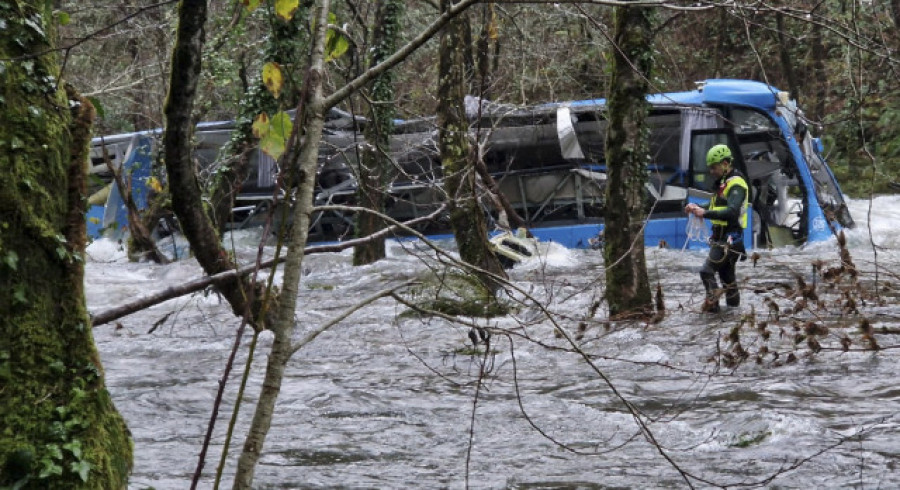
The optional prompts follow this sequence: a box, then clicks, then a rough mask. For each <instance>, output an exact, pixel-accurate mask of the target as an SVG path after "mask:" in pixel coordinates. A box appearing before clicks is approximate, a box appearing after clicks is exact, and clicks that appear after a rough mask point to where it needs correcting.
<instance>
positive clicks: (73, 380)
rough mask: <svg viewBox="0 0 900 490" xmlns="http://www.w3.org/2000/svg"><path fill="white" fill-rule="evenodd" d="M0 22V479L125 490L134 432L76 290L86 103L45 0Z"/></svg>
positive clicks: (10, 11)
mask: <svg viewBox="0 0 900 490" xmlns="http://www.w3.org/2000/svg"><path fill="white" fill-rule="evenodd" d="M0 20H2V21H3V23H4V24H5V25H6V26H7V29H8V30H7V32H6V33H5V34H4V39H3V40H2V41H0V58H2V59H12V61H5V62H2V63H0V64H2V68H0V98H2V104H0V111H2V114H3V116H2V119H3V120H4V124H3V125H0V172H2V173H3V175H4V179H2V180H0V486H7V485H13V484H16V483H20V484H24V487H25V488H124V487H125V485H126V482H127V477H128V474H129V472H130V469H131V459H132V446H131V439H130V437H129V434H128V429H127V428H126V426H125V423H124V421H123V419H122V417H121V416H120V415H119V414H118V412H116V410H115V407H114V406H113V403H112V400H111V399H110V397H109V393H108V392H107V391H106V388H105V386H104V382H103V371H102V368H101V365H100V358H99V355H98V353H97V350H96V347H95V346H94V341H93V337H92V335H91V328H90V319H89V317H88V313H87V308H86V306H85V299H84V293H83V286H82V283H83V268H82V260H83V258H82V257H83V247H84V242H85V237H84V186H83V179H84V174H83V173H84V171H85V168H84V162H85V158H86V151H87V144H88V141H89V140H88V135H89V131H88V128H89V126H90V121H91V114H90V111H91V108H90V106H89V105H87V104H85V101H83V100H81V99H79V98H77V97H74V94H73V99H72V100H70V99H69V98H68V97H67V96H66V94H65V92H64V91H63V90H61V89H60V87H59V83H58V80H57V77H58V75H59V71H58V61H57V59H56V56H55V55H54V54H53V53H52V52H50V51H49V48H51V47H52V45H53V42H54V37H53V18H52V14H51V12H50V3H49V2H39V1H31V2H18V3H17V4H16V5H15V6H12V5H10V4H9V3H6V4H3V5H0ZM31 53H38V54H36V55H32V54H31ZM70 107H71V110H72V112H74V113H75V117H74V118H73V117H72V114H71V113H70ZM73 121H74V123H73ZM73 167H74V168H73Z"/></svg>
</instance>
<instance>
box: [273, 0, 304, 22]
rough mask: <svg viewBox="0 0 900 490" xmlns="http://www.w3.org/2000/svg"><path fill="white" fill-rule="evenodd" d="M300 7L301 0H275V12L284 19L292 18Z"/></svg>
mask: <svg viewBox="0 0 900 490" xmlns="http://www.w3.org/2000/svg"><path fill="white" fill-rule="evenodd" d="M298 7H300V0H275V13H276V14H278V16H279V17H281V18H282V19H284V20H291V18H292V17H293V16H294V12H296V11H297V8H298Z"/></svg>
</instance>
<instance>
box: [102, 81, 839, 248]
mask: <svg viewBox="0 0 900 490" xmlns="http://www.w3.org/2000/svg"><path fill="white" fill-rule="evenodd" d="M647 100H648V101H649V102H650V105H651V108H650V113H649V116H648V126H649V128H650V131H649V136H650V162H649V163H648V165H647V172H648V180H647V184H646V186H645V187H646V219H647V223H646V227H645V230H644V235H645V243H646V244H647V245H653V246H655V245H657V244H660V243H663V242H664V243H666V244H667V245H668V246H670V247H677V248H683V247H689V248H695V247H698V248H699V247H704V246H706V245H705V244H704V243H701V242H695V241H691V240H690V237H689V236H688V218H687V216H686V215H685V214H684V212H683V211H682V210H683V208H684V206H685V204H686V203H688V202H703V201H705V200H707V199H709V197H710V196H711V193H710V190H711V189H710V186H711V185H712V182H711V180H712V179H711V178H710V176H709V174H708V173H707V169H706V163H705V162H706V160H705V155H706V151H707V149H709V148H710V147H711V146H713V145H715V144H719V143H724V144H727V145H728V146H729V147H730V148H731V149H732V154H733V155H734V157H735V161H734V165H735V167H736V168H737V169H738V170H740V171H741V172H742V173H743V174H744V175H746V176H747V177H748V183H749V184H750V191H751V195H750V210H748V211H749V212H750V213H751V216H752V219H750V220H748V222H749V224H748V227H747V229H746V232H745V233H746V235H745V243H747V244H750V245H751V246H752V247H777V246H784V245H797V246H799V245H803V244H804V243H806V242H810V241H821V240H824V239H827V238H828V237H830V236H832V234H833V233H835V232H836V231H837V230H839V229H841V228H843V227H852V226H853V220H852V218H851V216H850V214H849V211H848V209H847V206H846V203H845V201H844V197H843V195H842V194H841V191H840V188H839V186H838V183H837V181H836V180H835V178H834V175H833V173H832V172H831V170H830V169H829V168H828V166H827V164H826V162H825V160H824V158H823V155H822V146H821V143H820V140H818V139H817V138H815V137H814V136H813V135H812V134H811V132H810V128H809V125H808V124H807V122H806V120H805V119H804V118H803V114H802V112H801V111H800V110H799V109H798V108H797V106H796V104H795V102H794V101H792V100H789V98H788V97H787V94H786V93H785V92H780V91H778V90H777V89H775V88H773V87H771V86H769V85H766V84H763V83H760V82H755V81H744V80H707V81H704V82H701V83H699V84H698V87H697V89H696V90H692V91H686V92H674V93H663V94H654V95H650V96H648V98H647ZM606 111H607V108H606V104H605V100H602V99H598V100H586V101H571V102H560V103H552V104H541V105H536V106H530V107H520V106H511V105H504V104H496V103H491V102H486V101H480V100H477V99H475V98H467V112H468V113H469V116H470V121H471V127H472V133H473V136H474V137H475V138H477V139H478V141H479V142H481V143H482V144H481V145H479V147H480V148H481V150H480V156H479V158H481V160H482V161H483V162H484V164H485V166H486V168H487V171H488V173H490V175H491V177H493V179H494V180H495V181H496V183H497V187H498V188H499V190H500V192H502V194H503V195H504V196H505V198H506V200H507V201H508V202H509V204H510V205H511V207H512V208H513V209H514V210H515V211H516V213H517V214H519V216H520V217H521V218H522V219H523V220H524V221H525V223H526V224H527V227H528V229H529V231H530V232H531V233H532V234H533V235H534V236H535V237H537V238H538V239H539V240H543V241H554V242H557V243H559V244H562V245H564V246H566V247H571V248H577V247H589V246H591V244H592V243H596V240H597V237H598V236H601V235H602V230H603V218H604V209H605V203H604V195H605V185H606V165H607V162H606V159H605V156H604V138H605V132H606ZM365 124H366V121H365V120H364V119H362V118H358V117H351V116H350V115H348V114H346V113H342V112H340V111H336V110H333V111H332V112H331V113H330V114H329V117H328V122H327V123H326V131H325V134H324V139H323V143H322V146H321V147H320V154H319V171H318V175H317V187H316V197H315V204H316V205H319V206H321V205H327V204H353V203H354V199H355V193H356V187H357V185H356V179H355V177H354V175H355V168H356V165H357V162H358V160H359V159H358V150H359V149H360V148H361V145H363V144H364V143H365V142H364V140H363V137H362V129H363V127H364V125H365ZM233 127H234V126H233V124H232V123H229V122H221V123H205V124H201V125H199V126H198V127H197V130H196V138H195V139H196V141H197V144H198V146H197V149H196V152H195V153H196V160H197V161H198V163H199V166H200V168H203V169H206V170H207V171H210V170H214V168H215V162H216V159H217V157H218V151H219V149H220V148H221V147H222V146H223V145H224V143H225V142H226V141H227V140H228V138H229V136H230V133H231V131H232V130H233ZM101 145H105V146H106V148H107V153H108V154H109V155H110V156H111V157H110V160H112V163H113V165H118V166H120V167H121V168H124V169H126V170H127V171H128V173H129V175H130V184H131V188H132V192H133V193H134V194H135V195H136V196H137V197H136V201H138V205H139V206H140V205H142V202H143V201H142V200H141V198H140V196H142V195H143V196H146V194H147V193H148V192H149V190H148V189H147V185H146V182H147V180H148V179H150V178H152V177H151V175H152V173H153V170H152V166H153V162H154V160H155V158H154V148H155V147H156V145H155V143H154V133H153V132H148V133H136V134H129V135H119V136H111V137H106V138H104V139H103V141H102V142H101V141H100V139H95V140H94V148H93V152H92V155H93V159H94V168H95V169H96V172H97V173H98V174H102V173H104V169H105V167H106V165H105V164H103V162H104V159H103V157H102V155H103V153H102V149H101ZM256 153H257V154H256V155H255V156H254V157H253V159H252V162H251V163H252V167H253V172H252V174H251V176H250V178H249V179H248V181H247V182H246V183H245V185H244V186H243V188H242V192H241V194H240V195H239V197H238V199H237V203H236V206H235V210H234V215H233V222H232V226H233V227H236V228H237V227H242V226H252V225H253V224H254V223H256V222H258V220H259V218H260V217H261V216H262V215H263V214H264V213H263V212H264V211H266V210H270V209H273V208H275V207H277V206H279V205H282V204H283V203H284V202H286V201H288V200H287V199H283V198H282V197H279V196H284V192H278V191H277V190H276V189H275V185H276V179H275V176H276V172H277V165H276V162H274V161H272V159H271V158H268V157H267V156H266V155H265V154H263V153H262V152H256ZM391 157H392V168H391V169H390V171H389V173H390V175H387V176H384V177H385V178H384V179H383V180H384V181H385V182H387V187H386V188H385V190H384V192H385V195H386V212H387V214H389V215H390V216H392V217H393V218H395V219H397V220H399V221H406V220H410V219H413V218H416V217H420V216H424V215H427V214H429V213H431V212H433V211H434V210H436V209H437V208H438V207H439V206H440V205H441V203H442V202H444V200H445V198H446V196H445V195H444V193H443V189H442V186H441V182H442V177H443V176H442V169H441V164H440V155H439V153H438V148H437V128H436V127H435V121H434V119H433V118H424V119H419V120H412V121H397V122H396V124H395V133H394V135H393V136H392V140H391ZM481 197H482V202H483V203H484V209H485V213H486V214H487V215H488V216H489V222H491V223H494V224H498V223H502V221H503V220H502V219H500V216H499V213H498V212H497V211H496V210H495V207H494V206H492V205H491V203H492V200H491V199H490V197H489V196H488V195H487V193H486V192H485V195H483V196H481ZM93 202H94V203H95V206H94V207H93V208H92V209H91V211H90V214H89V228H90V232H91V234H92V236H99V235H100V234H101V233H103V231H104V230H116V229H118V230H122V229H123V227H127V218H126V215H125V214H124V211H123V208H122V199H121V196H119V195H118V192H117V190H116V189H115V188H113V189H112V190H111V192H110V193H109V195H108V196H107V197H105V201H103V196H100V197H99V198H97V196H95V197H94V198H93ZM498 220H499V221H498ZM311 223H312V224H311V228H310V235H309V237H310V241H336V240H342V239H345V238H351V237H353V236H354V230H353V223H354V219H353V216H352V215H350V214H348V213H346V212H342V211H340V210H337V209H335V208H328V209H327V210H318V211H316V213H315V215H314V216H313V219H312V221H311ZM417 228H418V230H419V231H421V232H423V233H425V234H427V235H431V236H442V235H446V234H449V233H450V230H449V225H448V220H447V219H446V218H438V219H436V220H433V221H431V222H428V223H423V224H419V225H417Z"/></svg>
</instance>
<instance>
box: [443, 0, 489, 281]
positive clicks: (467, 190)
mask: <svg viewBox="0 0 900 490" xmlns="http://www.w3.org/2000/svg"><path fill="white" fill-rule="evenodd" d="M451 4H452V3H451V2H450V0H441V9H442V11H447V10H448V9H449V8H450V6H451ZM464 22H465V17H463V16H460V17H456V18H454V19H453V20H451V21H450V22H449V23H448V24H447V26H446V27H445V28H444V30H443V31H441V44H440V54H439V57H440V61H439V66H438V109H437V119H438V135H439V147H440V154H441V166H442V167H443V172H444V190H445V191H446V192H447V195H448V199H449V200H450V224H451V226H452V227H453V235H454V237H455V238H456V245H457V247H458V248H459V255H460V257H461V258H462V259H463V260H464V261H465V262H467V263H469V264H472V265H474V266H476V267H479V268H481V269H483V270H485V271H487V272H489V273H493V274H496V275H498V276H500V277H503V278H505V277H506V272H505V271H504V270H503V267H502V266H501V265H500V261H499V260H497V256H496V255H495V254H494V252H493V251H492V250H491V249H490V246H489V244H488V237H487V227H486V225H485V219H484V213H483V212H482V210H481V207H480V206H479V204H478V199H477V196H476V192H475V191H476V172H475V160H474V155H473V152H472V151H471V147H470V142H469V123H468V120H467V119H466V112H465V106H464V105H463V101H464V97H465V92H464V91H465V87H466V82H465V74H464V72H463V69H464V63H463V61H464V52H465V51H467V45H466V44H465V43H464V42H463V33H464V32H465V26H464ZM483 276H484V277H482V282H483V283H484V284H485V286H486V287H488V288H490V289H492V290H495V289H497V287H499V285H498V284H497V282H496V281H495V280H494V279H492V278H490V277H489V276H487V275H483Z"/></svg>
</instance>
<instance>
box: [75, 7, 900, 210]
mask: <svg viewBox="0 0 900 490" xmlns="http://www.w3.org/2000/svg"><path fill="white" fill-rule="evenodd" d="M245 3H247V2H246V1H226V2H211V3H210V5H209V9H210V16H209V22H208V25H207V42H206V45H205V46H204V56H203V63H204V64H203V74H202V81H201V83H200V85H199V87H198V98H197V104H196V108H197V110H196V113H195V116H194V117H195V118H196V120H197V121H216V120H233V119H236V118H238V117H239V116H238V115H239V114H240V104H241V101H242V99H244V97H245V95H246V94H247V93H248V91H252V90H253V87H255V86H258V85H259V79H260V74H261V71H262V66H263V64H264V63H265V60H266V51H267V50H270V49H273V48H272V43H271V40H272V38H271V36H272V32H273V30H272V29H273V25H272V23H273V22H278V21H277V20H274V19H275V18H276V17H275V16H273V15H271V11H269V10H268V9H271V8H273V7H272V6H271V5H268V4H267V3H265V2H263V4H262V6H261V8H257V9H255V10H253V11H252V12H250V11H249V10H248V9H247V8H245V5H244V4H245ZM374 4H375V2H365V1H342V2H335V3H334V6H333V13H334V15H335V17H334V20H335V25H336V26H339V27H340V29H342V31H343V34H344V35H345V37H346V39H348V40H349V41H350V43H349V49H348V51H347V52H346V53H345V54H344V55H343V56H341V57H339V58H337V59H335V60H332V61H331V62H330V63H329V64H328V70H329V71H328V78H327V80H326V85H327V87H326V90H328V91H332V90H333V89H334V88H339V87H342V86H343V85H344V84H345V83H346V81H347V80H349V79H352V78H353V77H354V76H355V75H357V74H358V73H360V72H361V71H362V70H363V68H364V64H365V58H366V53H367V52H369V50H370V47H369V40H370V39H371V38H372V35H371V32H370V30H371V29H372V26H373V25H374V23H375V22H374V17H375V14H376V12H375V9H374ZM406 4H407V5H406V8H405V15H404V17H403V20H402V22H401V23H400V25H401V26H402V27H401V29H400V30H399V32H396V33H394V35H395V36H396V37H397V42H398V44H403V43H405V42H406V41H408V40H409V39H410V38H411V37H412V36H414V35H415V34H416V33H418V32H420V31H421V30H422V28H423V26H425V25H426V24H427V23H428V22H429V21H430V20H431V19H432V18H433V17H434V16H435V15H436V14H437V13H438V9H439V5H438V4H437V2H436V1H435V0H418V1H411V2H406ZM672 4H673V5H676V4H678V2H673V3H672ZM702 4H704V5H705V7H704V8H697V9H692V8H685V9H665V8H659V9H657V10H658V12H659V14H658V19H657V23H656V27H655V29H656V31H655V33H654V36H655V53H654V64H655V65H654V74H653V77H652V78H651V80H650V81H651V86H652V90H651V92H665V91H681V90H690V89H693V88H694V82H696V81H699V80H704V79H707V78H740V79H753V80H760V81H764V82H767V83H769V84H771V85H773V86H775V87H778V88H779V89H781V90H787V91H789V92H790V93H791V94H792V96H793V97H795V98H796V99H797V100H798V103H799V104H800V106H801V107H802V108H804V111H805V114H806V116H807V117H808V118H809V119H810V120H811V121H812V122H813V123H814V124H815V126H816V131H815V132H816V134H818V135H819V136H821V137H822V138H823V141H824V143H825V151H826V157H827V159H828V161H829V164H830V165H831V167H832V169H833V170H834V172H835V174H836V176H837V177H838V180H839V182H841V185H842V188H843V190H844V192H845V193H847V194H849V195H851V196H854V197H860V196H867V195H869V193H873V192H874V193H884V192H891V191H895V190H897V189H898V188H900V132H898V131H897V130H896V128H897V127H898V126H900V59H898V55H897V52H898V49H900V0H871V1H864V0H815V1H807V0H804V1H793V2H783V1H772V2H748V3H746V4H742V3H740V2H702ZM685 5H687V4H685ZM697 5H699V4H697ZM714 7H722V8H714ZM59 12H60V13H61V15H62V16H64V22H61V23H62V24H64V25H63V26H62V28H61V42H60V45H61V46H62V47H63V48H66V47H69V48H68V49H66V50H65V55H66V56H65V63H64V75H63V76H64V77H65V78H66V79H67V80H68V81H69V82H70V83H72V84H73V85H74V86H75V87H76V88H77V89H78V90H80V91H81V92H82V93H83V94H85V95H86V96H87V97H89V98H90V99H91V100H92V101H93V102H94V103H95V105H97V106H98V107H100V116H101V117H100V120H99V121H98V124H97V126H96V127H95V135H100V134H115V133H123V132H130V131H140V130H146V129H153V128H159V127H162V126H163V115H162V112H163V103H164V100H165V97H166V90H167V87H166V86H167V82H168V80H169V76H170V73H169V70H170V60H169V57H170V56H171V52H172V49H171V48H172V44H173V42H174V37H175V28H176V18H177V2H174V1H164V2H158V1H154V0H128V1H124V2H120V1H116V2H113V1H111V0H100V1H94V2H90V3H85V2H78V1H74V0H65V1H60V2H59ZM466 15H467V17H468V23H467V24H468V31H467V32H466V34H465V35H466V36H468V37H469V39H470V40H471V41H472V42H470V43H468V44H469V45H470V46H472V49H471V50H469V51H467V54H466V64H467V68H468V71H469V72H470V74H474V73H478V75H479V76H478V77H476V76H471V77H470V80H471V82H470V86H469V93H471V94H473V95H480V96H482V97H484V98H487V99H489V100H493V101H495V102H503V103H511V104H534V103H543V102H554V101H563V100H580V99H590V98H603V97H606V96H607V90H608V85H609V84H608V81H609V77H610V72H609V65H610V63H609V57H610V52H611V51H610V45H611V43H610V38H611V15H612V9H610V8H609V7H608V6H603V5H590V4H589V2H586V3H585V4H565V3H561V4H552V3H521V4H518V3H514V2H509V3H494V4H483V5H479V6H476V7H475V8H472V9H469V11H468V12H467V14H466ZM305 28H306V29H308V26H306V27H305ZM305 36H306V37H307V38H308V34H306V35H305ZM284 42H296V43H302V42H303V41H302V40H300V39H296V40H286V41H284ZM437 50H438V43H437V42H436V41H432V42H430V43H428V44H427V45H426V46H425V47H424V48H423V49H419V50H418V51H416V52H415V53H413V55H412V56H411V57H410V58H409V59H408V60H407V61H406V62H404V63H402V64H401V65H400V66H399V67H398V68H396V69H395V70H394V73H393V76H394V83H395V93H396V94H397V96H396V99H395V104H396V115H397V117H398V118H402V119H410V118H416V117H420V116H429V115H432V114H434V112H435V108H436V104H437V96H436V91H437V85H438V84H437V69H438V67H437V63H436V62H435V60H436V59H437ZM292 68H294V69H296V70H298V71H299V70H300V69H302V67H300V66H297V67H287V71H286V72H290V70H291V69H292ZM281 104H283V105H284V107H283V108H284V109H288V108H292V107H293V105H292V104H293V101H292V100H290V99H289V98H282V99H281ZM340 108H341V109H343V110H346V111H348V112H352V113H354V114H359V115H365V114H367V107H366V105H365V99H364V96H363V95H359V96H355V97H352V98H349V99H347V100H346V101H345V102H344V104H342V106H341V107H340Z"/></svg>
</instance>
